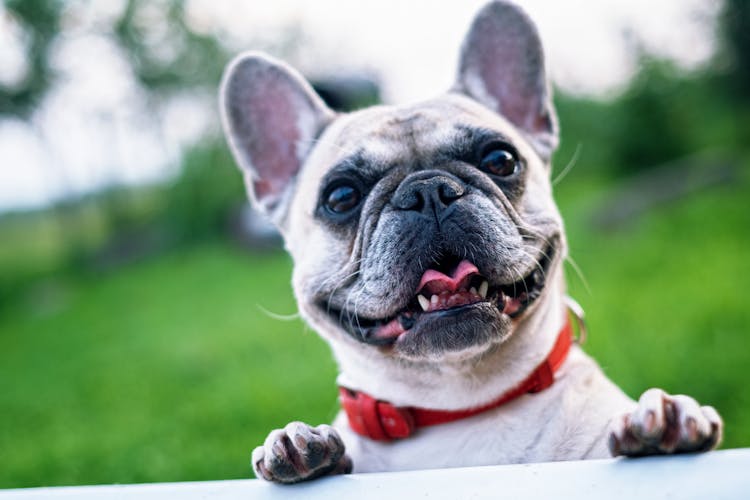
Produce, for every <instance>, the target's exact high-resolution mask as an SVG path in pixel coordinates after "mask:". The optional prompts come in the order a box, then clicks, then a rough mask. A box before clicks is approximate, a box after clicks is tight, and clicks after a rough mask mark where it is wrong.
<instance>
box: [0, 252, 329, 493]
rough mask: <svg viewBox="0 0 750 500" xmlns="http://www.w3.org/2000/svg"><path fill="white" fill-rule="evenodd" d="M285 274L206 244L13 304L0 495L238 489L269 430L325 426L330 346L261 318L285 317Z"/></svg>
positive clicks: (8, 320)
mask: <svg viewBox="0 0 750 500" xmlns="http://www.w3.org/2000/svg"><path fill="white" fill-rule="evenodd" d="M289 273H290V263H289V260H288V259H287V258H286V257H285V256H283V255H264V256H250V255H247V254H243V253H238V252H236V251H233V250H232V249H231V248H228V247H224V246H220V245H208V246H204V247H200V248H196V249H192V250H188V251H185V252H182V253H180V254H175V255H170V256H167V257H164V258H161V259H157V260H153V261H151V262H148V263H145V264H140V265H137V266H132V267H131V268H128V269H126V270H123V271H122V272H118V273H115V274H109V275H103V276H97V277H95V278H89V279H79V280H64V281H59V282H57V283H56V284H54V288H55V291H54V292H49V291H48V290H47V291H43V292H42V293H43V294H45V295H50V294H52V295H55V297H56V298H55V299H54V300H49V299H47V300H43V301H42V302H43V303H44V304H45V305H44V306H43V307H41V308H40V306H39V301H37V300H28V301H19V304H18V305H17V306H16V307H14V308H13V313H12V315H10V316H8V317H5V318H2V320H0V331H1V332H2V335H0V353H2V354H1V364H0V407H2V412H0V463H2V467H0V487H14V486H33V485H44V484H46V485H61V484H81V483H109V482H116V483H130V482H143V481H177V480H188V479H216V478H242V477H248V475H249V474H250V472H249V470H250V469H249V452H250V450H251V449H252V447H254V446H255V445H256V444H258V443H259V442H260V441H261V440H262V439H263V438H264V437H265V434H266V433H267V431H268V430H269V427H270V426H272V425H279V424H284V423H285V422H287V421H289V420H292V419H294V418H297V417H300V416H303V417H305V418H307V419H310V420H311V421H315V422H326V421H329V420H330V419H331V418H332V417H333V415H334V414H335V411H336V404H335V385H334V377H335V369H334V365H333V362H332V360H331V357H330V356H329V355H328V352H327V348H326V347H325V346H324V345H323V342H322V341H321V340H319V339H318V337H317V336H316V335H315V334H314V333H312V332H311V331H309V330H307V331H306V330H305V328H304V327H303V325H302V323H301V322H300V321H298V320H295V321H290V322H283V321H279V320H275V319H271V318H270V317H268V316H267V315H266V314H265V313H263V312H261V310H260V309H259V308H258V306H259V305H260V306H262V307H264V308H265V309H267V310H269V311H273V312H276V313H284V314H288V313H291V312H294V311H295V306H294V304H293V301H292V297H291V292H290V287H289V285H288V282H289ZM52 286H53V285H48V287H52ZM30 293H32V294H33V292H30ZM50 303H52V304H51V305H50Z"/></svg>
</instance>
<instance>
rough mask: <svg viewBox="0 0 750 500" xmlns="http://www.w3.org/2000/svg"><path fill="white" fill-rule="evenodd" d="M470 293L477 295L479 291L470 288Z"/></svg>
mask: <svg viewBox="0 0 750 500" xmlns="http://www.w3.org/2000/svg"><path fill="white" fill-rule="evenodd" d="M469 293H470V294H472V295H477V289H476V288H474V287H471V288H469Z"/></svg>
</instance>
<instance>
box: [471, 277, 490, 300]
mask: <svg viewBox="0 0 750 500" xmlns="http://www.w3.org/2000/svg"><path fill="white" fill-rule="evenodd" d="M489 288H490V285H489V283H487V282H486V281H482V284H481V285H479V296H480V297H482V298H483V299H486V298H487V290H489ZM472 290H474V289H473V288H472Z"/></svg>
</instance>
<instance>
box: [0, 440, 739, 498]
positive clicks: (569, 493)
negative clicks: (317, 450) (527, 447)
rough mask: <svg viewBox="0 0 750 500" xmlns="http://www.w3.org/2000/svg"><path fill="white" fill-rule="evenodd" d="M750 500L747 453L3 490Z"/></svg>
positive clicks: (46, 494) (35, 493)
mask: <svg viewBox="0 0 750 500" xmlns="http://www.w3.org/2000/svg"><path fill="white" fill-rule="evenodd" d="M170 498H180V499H188V500H189V499H205V500H218V499H235V498H242V499H294V498H300V499H315V498H324V499H329V498H345V499H347V500H349V499H353V500H366V499H370V498H372V499H377V500H397V499H400V498H409V499H415V498H430V499H435V498H446V499H464V498H472V499H481V498H493V499H495V498H508V499H518V498H545V499H547V498H558V499H563V498H576V499H583V498H607V499H608V500H612V499H620V498H621V499H634V498H637V499H639V500H641V499H650V498H680V499H690V498H695V499H711V500H719V499H727V498H732V499H747V498H750V448H746V449H738V450H724V451H717V452H713V453H707V454H702V455H681V456H672V457H649V458H639V459H610V460H589V461H583V462H556V463H544V464H525V465H505V466H492V467H475V468H464V469H441V470H428V471H414V472H392V473H383V474H354V475H349V476H338V477H332V478H326V479H321V480H317V481H313V482H310V483H304V484H299V485H294V486H276V485H272V484H267V483H264V482H261V481H256V480H237V481H207V482H196V483H160V484H143V485H128V486H85V487H67V488H32V489H26V490H2V491H0V500H10V499H23V500H31V499H53V500H56V499H76V500H78V499H81V500H90V499H102V500H114V499H117V500H127V499H138V500H146V499H153V500H156V499H159V500H164V499H170Z"/></svg>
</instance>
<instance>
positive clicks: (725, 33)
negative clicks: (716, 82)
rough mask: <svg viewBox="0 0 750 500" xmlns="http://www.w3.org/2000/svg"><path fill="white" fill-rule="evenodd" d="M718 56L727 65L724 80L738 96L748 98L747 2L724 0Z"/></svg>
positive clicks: (749, 32) (749, 29)
mask: <svg viewBox="0 0 750 500" xmlns="http://www.w3.org/2000/svg"><path fill="white" fill-rule="evenodd" d="M720 26H721V29H720V30H719V35H720V36H721V38H722V51H723V54H722V56H723V57H724V58H725V61H724V62H725V63H726V64H727V65H728V66H729V70H730V71H729V72H728V73H727V74H726V75H725V76H726V81H725V84H726V86H727V87H728V88H730V89H731V90H732V91H733V92H734V93H735V94H736V95H737V96H738V97H741V98H742V99H744V100H745V101H748V100H750V2H747V1H746V0H724V7H723V9H722V12H721V19H720Z"/></svg>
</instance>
